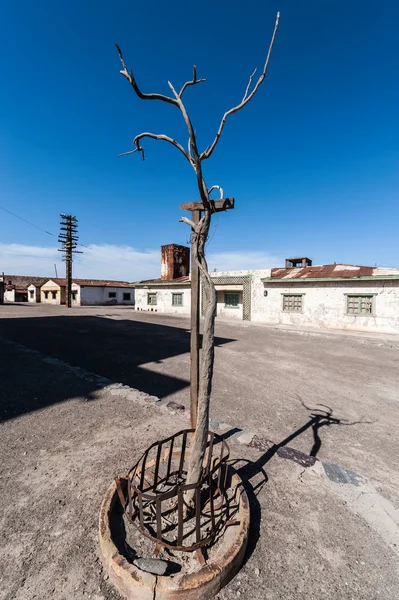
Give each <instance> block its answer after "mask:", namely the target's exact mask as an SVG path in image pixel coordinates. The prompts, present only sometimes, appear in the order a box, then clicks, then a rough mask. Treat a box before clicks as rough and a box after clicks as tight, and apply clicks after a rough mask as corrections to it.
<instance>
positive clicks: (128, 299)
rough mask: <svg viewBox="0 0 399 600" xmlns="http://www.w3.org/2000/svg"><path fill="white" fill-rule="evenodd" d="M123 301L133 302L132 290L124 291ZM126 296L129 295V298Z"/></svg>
mask: <svg viewBox="0 0 399 600" xmlns="http://www.w3.org/2000/svg"><path fill="white" fill-rule="evenodd" d="M122 294H123V295H122V301H123V302H131V301H132V292H122ZM125 296H129V297H128V298H125Z"/></svg>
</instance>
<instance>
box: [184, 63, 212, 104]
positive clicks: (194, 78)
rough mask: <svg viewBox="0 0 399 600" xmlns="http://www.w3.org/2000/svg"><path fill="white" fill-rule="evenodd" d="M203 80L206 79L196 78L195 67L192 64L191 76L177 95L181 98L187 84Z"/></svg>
mask: <svg viewBox="0 0 399 600" xmlns="http://www.w3.org/2000/svg"><path fill="white" fill-rule="evenodd" d="M203 81H206V79H197V67H196V66H195V65H194V66H193V78H192V80H191V81H186V83H185V84H184V85H183V87H182V89H181V90H180V92H179V97H180V98H181V97H182V96H183V93H184V91H185V89H186V88H188V86H189V85H196V84H197V83H202V82H203Z"/></svg>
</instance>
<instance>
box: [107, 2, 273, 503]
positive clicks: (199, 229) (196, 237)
mask: <svg viewBox="0 0 399 600" xmlns="http://www.w3.org/2000/svg"><path fill="white" fill-rule="evenodd" d="M279 19H280V13H277V17H276V22H275V26H274V31H273V35H272V38H271V42H270V45H269V50H268V53H267V56H266V60H265V63H264V66H263V70H262V73H261V75H260V76H259V78H258V80H257V81H256V83H255V85H254V86H253V87H252V83H253V78H254V76H255V73H256V69H255V70H254V72H253V73H252V74H251V76H250V78H249V81H248V85H247V87H246V89H245V93H244V96H243V98H242V100H241V102H240V103H239V104H237V105H236V106H234V107H233V108H231V109H230V110H228V111H227V112H225V113H224V115H223V117H222V120H221V122H220V125H219V129H218V131H217V133H216V135H215V138H214V140H213V142H212V143H211V145H210V146H208V147H207V148H206V149H205V150H204V151H203V152H200V151H199V149H198V146H197V139H196V135H195V131H194V127H193V124H192V121H191V119H190V116H189V114H188V112H187V109H186V107H185V105H184V103H183V95H184V93H185V91H186V90H187V88H188V87H190V86H194V85H197V84H199V83H202V82H204V81H205V79H198V78H197V69H196V67H195V66H194V67H193V78H192V79H191V80H190V81H186V83H185V84H184V85H183V87H182V88H181V90H180V91H179V92H177V91H176V90H175V88H174V87H173V85H172V84H171V83H170V81H168V85H169V87H170V89H171V91H172V94H173V96H165V95H164V94H154V93H151V94H147V93H144V92H142V91H141V89H140V87H139V85H138V84H137V81H136V79H135V77H134V74H133V71H131V70H129V69H128V68H127V66H126V63H125V61H124V58H123V55H122V51H121V49H120V48H119V46H118V45H116V48H117V50H118V54H119V58H120V61H121V63H122V70H121V71H120V72H121V74H122V75H123V76H124V77H125V78H126V79H127V81H128V82H129V83H130V85H131V86H132V88H133V90H134V91H135V93H136V94H137V96H138V97H139V98H141V99H142V100H159V101H161V102H166V103H168V104H172V105H173V106H175V107H177V108H178V109H179V110H180V112H181V114H182V116H183V119H184V121H185V123H186V126H187V131H188V145H187V149H185V148H184V147H183V146H182V145H181V144H180V143H179V142H178V141H176V140H175V139H173V138H172V137H170V136H168V135H165V134H155V133H150V132H148V131H145V132H143V133H140V134H139V135H137V136H136V137H135V138H134V140H133V145H134V146H135V148H134V150H130V151H129V152H124V153H123V154H120V156H125V155H128V154H134V153H135V152H140V153H141V155H142V159H143V160H145V154H144V148H143V147H142V145H141V141H142V140H143V139H144V138H152V139H155V140H162V141H165V142H168V143H169V144H172V145H173V146H175V148H177V149H178V150H179V151H180V152H181V154H183V156H184V158H185V159H186V160H187V161H188V162H189V163H190V165H191V166H192V168H193V169H194V172H195V175H196V178H197V186H198V191H199V195H200V198H201V202H202V204H203V207H204V210H203V215H202V217H201V219H200V220H199V222H198V223H194V222H193V221H191V220H190V219H187V218H186V217H182V218H181V219H180V221H182V222H184V223H186V224H187V225H189V226H190V227H191V229H192V248H193V260H194V261H195V262H196V263H197V265H198V267H199V270H200V274H201V283H202V287H203V290H204V325H203V336H202V351H201V362H200V378H199V390H198V417H197V427H196V430H195V435H194V440H193V443H192V450H191V455H190V461H189V465H188V473H187V481H186V483H188V484H189V483H195V482H197V481H198V479H199V477H200V474H201V468H202V463H203V459H204V455H205V451H206V446H207V439H208V427H209V404H210V397H211V389H212V377H213V364H214V327H215V316H216V292H215V287H214V285H213V282H212V279H211V276H210V275H209V272H208V265H207V261H206V258H205V242H206V240H207V238H208V234H209V227H210V224H211V218H212V213H213V212H214V205H213V202H212V200H211V198H210V194H211V192H212V191H213V190H214V189H218V190H219V192H220V196H221V198H222V199H223V190H222V188H221V187H220V186H218V185H214V186H212V187H208V186H207V184H206V182H205V179H204V176H203V172H202V163H203V161H204V160H207V159H208V158H210V157H211V156H212V153H213V151H214V150H215V148H216V146H217V144H218V142H219V140H220V137H221V135H222V133H223V129H224V126H225V124H226V121H227V118H228V117H229V116H230V115H233V114H234V113H236V112H238V111H239V110H241V109H242V108H243V107H244V106H245V105H246V104H248V102H250V100H252V98H253V97H254V95H255V94H256V92H257V91H258V88H259V86H260V85H261V84H262V82H263V81H264V79H265V77H266V73H267V68H268V66H269V61H270V57H271V53H272V49H273V45H274V40H275V37H276V33H277V29H278V24H279ZM251 88H252V89H251ZM192 501H193V498H192V496H191V497H190V496H187V497H186V502H187V503H188V504H191V503H192Z"/></svg>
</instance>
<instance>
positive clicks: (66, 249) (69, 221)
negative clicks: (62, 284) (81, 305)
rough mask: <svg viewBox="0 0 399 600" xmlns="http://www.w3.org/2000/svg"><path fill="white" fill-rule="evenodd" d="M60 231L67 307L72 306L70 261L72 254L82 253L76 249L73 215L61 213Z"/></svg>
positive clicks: (71, 260)
mask: <svg viewBox="0 0 399 600" xmlns="http://www.w3.org/2000/svg"><path fill="white" fill-rule="evenodd" d="M60 216H61V219H62V221H61V233H60V234H59V236H58V241H59V242H60V243H61V248H60V249H59V250H58V251H59V252H63V253H64V257H63V260H64V261H65V263H66V299H65V305H66V307H67V308H71V306H72V262H73V255H74V254H82V252H79V250H76V248H77V245H78V239H79V238H78V236H77V232H78V220H77V218H76V217H75V216H73V215H64V214H61V215H60Z"/></svg>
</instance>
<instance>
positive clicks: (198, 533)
mask: <svg viewBox="0 0 399 600" xmlns="http://www.w3.org/2000/svg"><path fill="white" fill-rule="evenodd" d="M195 541H196V542H197V544H198V542H200V541H201V488H200V486H198V487H197V488H196V490H195Z"/></svg>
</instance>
